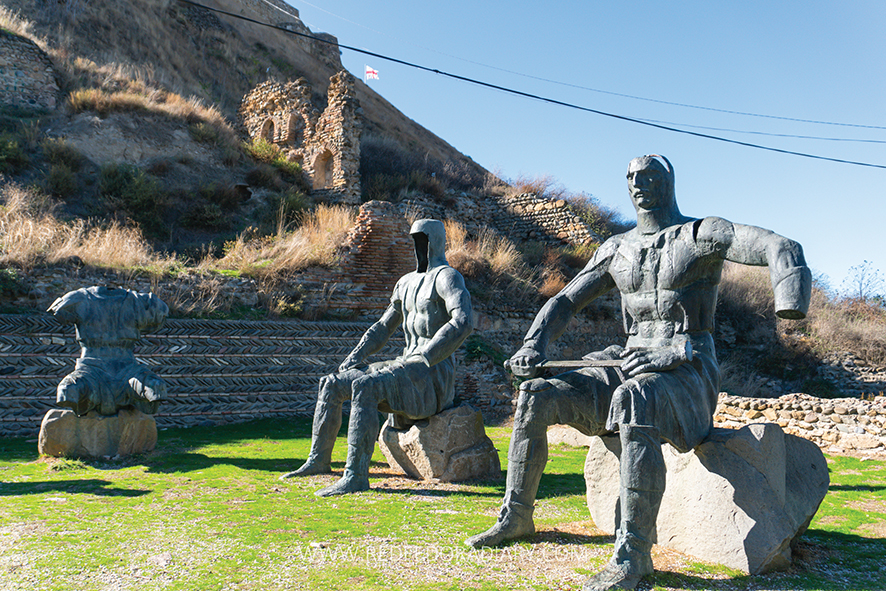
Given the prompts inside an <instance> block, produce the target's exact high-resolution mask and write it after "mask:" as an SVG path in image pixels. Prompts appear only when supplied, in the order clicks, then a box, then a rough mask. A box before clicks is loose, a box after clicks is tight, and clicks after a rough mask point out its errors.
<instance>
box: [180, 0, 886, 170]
mask: <svg viewBox="0 0 886 591" xmlns="http://www.w3.org/2000/svg"><path fill="white" fill-rule="evenodd" d="M178 1H179V2H182V3H184V4H190V5H192V6H197V7H199V8H203V9H206V10H210V11H212V12H217V13H219V14H224V15H226V16H230V17H232V18H236V19H240V20H243V21H247V22H251V23H254V24H257V25H260V26H263V27H268V28H271V29H276V30H278V31H283V32H284V33H288V34H290V35H297V36H299V37H305V38H308V39H312V40H314V41H317V42H319V43H326V44H328V45H334V46H336V47H338V48H341V49H347V50H348V51H354V52H356V53H361V54H363V55H368V56H371V57H375V58H378V59H382V60H385V61H388V62H391V63H395V64H400V65H403V66H407V67H410V68H415V69H417V70H422V71H424V72H431V73H433V74H438V75H440V76H445V77H447V78H452V79H453V80H460V81H462V82H467V83H470V84H475V85H477V86H482V87H485V88H491V89H493V90H498V91H501V92H505V93H508V94H513V95H515V96H522V97H524V98H528V99H532V100H537V101H541V102H545V103H549V104H552V105H559V106H561V107H568V108H570V109H576V110H579V111H584V112H586V113H593V114H595V115H601V116H603V117H609V118H612V119H618V120H620V121H628V122H631V123H637V124H638V125H645V126H647V127H652V128H655V129H661V130H664V131H671V132H674V133H680V134H684V135H690V136H694V137H699V138H704V139H709V140H715V141H718V142H724V143H728V144H734V145H738V146H745V147H747V148H756V149H758V150H766V151H769V152H777V153H780V154H790V155H792V156H800V157H803V158H812V159H815V160H825V161H828V162H839V163H841V164H852V165H855V166H865V167H869V168H882V169H886V165H884V164H872V163H869V162H858V161H855V160H844V159H842V158H831V157H829V156H820V155H817V154H809V153H806V152H796V151H794V150H785V149H782V148H775V147H772V146H764V145H761V144H752V143H750V142H743V141H740V140H734V139H730V138H724V137H720V136H716V135H710V134H706V133H699V132H697V131H690V130H688V129H679V128H676V127H671V126H668V125H662V124H660V123H653V122H651V121H645V120H642V119H636V118H634V117H627V116H625V115H619V114H617V113H608V112H606V111H600V110H598V109H592V108H590V107H583V106H581V105H576V104H573V103H567V102H565V101H560V100H557V99H553V98H549V97H544V96H540V95H536V94H531V93H528V92H523V91H521V90H516V89H513V88H507V87H505V86H499V85H497V84H492V83H490V82H483V81H482V80H476V79H474V78H468V77H466V76H460V75H458V74H453V73H451V72H445V71H443V70H438V69H436V68H430V67H428V66H422V65H421V64H416V63H412V62H408V61H405V60H401V59H399V58H395V57H390V56H387V55H383V54H380V53H376V52H374V51H369V50H366V49H360V48H357V47H351V46H348V45H342V44H341V43H336V42H335V41H329V40H327V39H323V38H321V37H315V36H314V35H308V34H306V33H299V32H297V31H291V30H289V29H286V28H283V27H278V26H275V25H272V24H269V23H264V22H261V21H257V20H255V19H252V18H249V17H246V16H242V15H239V14H234V13H232V12H227V11H224V10H221V9H218V8H211V7H209V6H205V5H203V4H198V3H197V2H193V1H192V0H178Z"/></svg>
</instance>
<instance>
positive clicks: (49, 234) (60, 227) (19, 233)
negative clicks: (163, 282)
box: [0, 183, 175, 274]
mask: <svg viewBox="0 0 886 591" xmlns="http://www.w3.org/2000/svg"><path fill="white" fill-rule="evenodd" d="M0 201H2V207H0V264H4V265H18V266H20V267H22V268H29V267H33V266H34V265H37V264H40V263H48V264H53V263H58V262H62V261H66V260H70V259H72V258H75V257H76V258H77V259H79V260H81V261H82V262H84V263H86V264H87V265H92V266H95V267H109V268H117V269H131V268H135V267H141V268H146V269H150V270H152V271H154V272H156V273H160V274H162V273H164V272H165V271H167V270H168V269H170V268H171V267H172V266H173V265H174V264H175V260H174V259H173V258H171V257H167V256H163V255H158V254H157V253H155V252H154V251H153V249H152V248H151V247H150V245H149V244H148V243H147V242H146V241H145V239H144V237H143V236H142V234H141V231H140V230H139V229H138V228H137V227H124V226H121V225H120V224H118V223H114V222H112V223H110V224H107V225H100V226H99V225H90V224H88V223H87V222H85V221H83V220H77V221H75V222H72V223H68V222H62V221H60V220H59V219H58V218H56V217H55V215H54V207H53V204H52V202H51V201H50V200H49V198H48V197H46V196H44V195H42V194H40V193H37V192H36V191H33V190H28V189H23V188H22V187H20V186H18V185H16V184H13V183H7V184H6V185H4V186H3V187H2V188H0Z"/></svg>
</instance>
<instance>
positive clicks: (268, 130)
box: [258, 119, 274, 142]
mask: <svg viewBox="0 0 886 591" xmlns="http://www.w3.org/2000/svg"><path fill="white" fill-rule="evenodd" d="M258 137H259V139H263V140H265V141H268V142H273V141H274V120H273V119H267V120H266V121H265V122H264V123H262V126H261V131H260V132H259V134H258Z"/></svg>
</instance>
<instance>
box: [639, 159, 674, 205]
mask: <svg viewBox="0 0 886 591" xmlns="http://www.w3.org/2000/svg"><path fill="white" fill-rule="evenodd" d="M628 191H629V192H630V195H631V201H632V202H633V203H634V208H636V209H637V211H638V212H639V211H640V210H645V211H653V210H657V209H665V210H670V209H673V208H675V207H676V204H677V200H676V196H675V194H674V167H673V166H671V163H670V162H669V161H668V159H667V158H665V157H664V156H659V155H658V154H652V155H649V156H640V157H638V158H634V159H633V160H631V163H630V164H629V165H628Z"/></svg>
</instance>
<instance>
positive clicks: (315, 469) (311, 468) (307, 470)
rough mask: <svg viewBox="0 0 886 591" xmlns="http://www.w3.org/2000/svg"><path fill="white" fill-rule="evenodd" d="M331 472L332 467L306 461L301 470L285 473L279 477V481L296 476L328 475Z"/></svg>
mask: <svg viewBox="0 0 886 591" xmlns="http://www.w3.org/2000/svg"><path fill="white" fill-rule="evenodd" d="M330 472H332V466H330V465H329V464H323V463H320V462H311V461H310V460H308V461H307V462H305V463H304V464H302V466H301V468H299V469H298V470H294V471H292V472H287V473H286V474H284V475H283V476H281V477H280V480H284V479H286V478H296V477H298V476H313V475H314V474H329V473H330Z"/></svg>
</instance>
